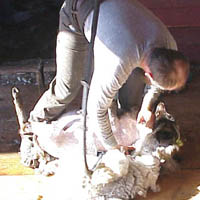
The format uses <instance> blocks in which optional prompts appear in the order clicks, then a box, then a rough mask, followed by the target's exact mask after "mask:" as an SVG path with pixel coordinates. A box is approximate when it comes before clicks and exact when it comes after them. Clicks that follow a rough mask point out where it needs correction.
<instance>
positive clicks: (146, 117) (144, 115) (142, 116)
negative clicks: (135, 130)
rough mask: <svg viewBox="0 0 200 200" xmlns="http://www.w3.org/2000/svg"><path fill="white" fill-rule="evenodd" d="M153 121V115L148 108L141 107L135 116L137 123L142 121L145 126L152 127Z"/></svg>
mask: <svg viewBox="0 0 200 200" xmlns="http://www.w3.org/2000/svg"><path fill="white" fill-rule="evenodd" d="M154 121H155V115H154V113H152V112H151V111H150V110H148V109H141V110H140V112H139V114H138V117H137V123H139V124H140V123H144V124H145V126H146V127H148V128H153V125H154Z"/></svg>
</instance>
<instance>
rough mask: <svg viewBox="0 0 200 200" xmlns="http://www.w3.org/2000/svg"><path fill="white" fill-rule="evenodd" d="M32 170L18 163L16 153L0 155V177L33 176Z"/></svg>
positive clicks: (18, 157)
mask: <svg viewBox="0 0 200 200" xmlns="http://www.w3.org/2000/svg"><path fill="white" fill-rule="evenodd" d="M33 174H34V170H33V169H31V168H28V167H25V166H23V165H22V164H21V163H20V156H19V154H18V153H1V154H0V175H33Z"/></svg>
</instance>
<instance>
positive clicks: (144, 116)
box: [137, 85, 162, 127]
mask: <svg viewBox="0 0 200 200" xmlns="http://www.w3.org/2000/svg"><path fill="white" fill-rule="evenodd" d="M161 93H162V90H161V89H159V88H157V87H155V86H152V85H151V86H150V88H149V89H148V90H147V93H146V94H145V96H144V98H143V102H142V106H141V110H140V112H139V114H138V117H137V122H138V123H146V125H147V126H148V127H152V126H153V121H154V114H153V112H154V108H155V104H156V102H157V101H158V98H159V97H160V96H161Z"/></svg>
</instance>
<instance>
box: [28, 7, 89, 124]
mask: <svg viewBox="0 0 200 200" xmlns="http://www.w3.org/2000/svg"><path fill="white" fill-rule="evenodd" d="M71 24H72V23H71V22H70V18H69V17H68V13H66V12H64V11H63V8H61V11H60V24H59V33H58V36H57V46H56V65H57V71H56V76H55V78H54V79H53V81H52V82H51V83H50V86H49V89H48V90H47V91H46V92H45V93H44V94H43V95H42V97H41V98H40V99H39V101H38V102H37V104H36V106H35V107H34V109H33V111H32V112H31V113H30V118H29V121H52V120H54V119H56V118H57V117H59V115H60V114H61V113H62V112H63V111H64V110H65V108H66V107H67V106H68V105H69V103H70V102H71V101H72V100H73V99H74V98H75V97H76V95H77V93H78V91H79V89H80V87H81V83H80V81H81V80H82V78H83V70H84V66H85V64H86V61H87V57H88V41H87V39H86V38H85V36H84V35H83V33H81V32H79V31H76V30H72V29H73V27H71Z"/></svg>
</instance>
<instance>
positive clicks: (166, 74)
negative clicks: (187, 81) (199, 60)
mask: <svg viewBox="0 0 200 200" xmlns="http://www.w3.org/2000/svg"><path fill="white" fill-rule="evenodd" d="M176 60H181V61H183V62H186V63H188V64H189V62H188V59H187V58H186V57H185V56H184V55H183V54H182V53H181V52H180V51H176V50H173V49H166V48H154V49H152V50H151V52H150V54H149V56H148V58H147V65H148V66H149V69H150V71H151V73H152V76H153V79H154V80H155V81H156V82H157V83H158V84H159V85H160V86H162V87H164V88H168V87H173V86H175V85H176V83H177V80H176V79H175V78H174V76H173V74H174V72H176V67H175V61H176Z"/></svg>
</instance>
